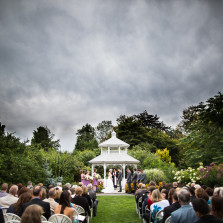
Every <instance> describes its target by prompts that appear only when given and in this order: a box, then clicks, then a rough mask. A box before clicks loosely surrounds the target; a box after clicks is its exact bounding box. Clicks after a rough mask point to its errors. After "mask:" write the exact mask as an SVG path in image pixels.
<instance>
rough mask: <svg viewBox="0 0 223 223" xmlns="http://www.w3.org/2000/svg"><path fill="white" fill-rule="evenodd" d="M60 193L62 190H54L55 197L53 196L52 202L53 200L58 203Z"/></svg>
mask: <svg viewBox="0 0 223 223" xmlns="http://www.w3.org/2000/svg"><path fill="white" fill-rule="evenodd" d="M61 193H62V190H60V189H58V188H56V196H55V199H54V200H55V201H56V202H57V203H59V202H60V195H61Z"/></svg>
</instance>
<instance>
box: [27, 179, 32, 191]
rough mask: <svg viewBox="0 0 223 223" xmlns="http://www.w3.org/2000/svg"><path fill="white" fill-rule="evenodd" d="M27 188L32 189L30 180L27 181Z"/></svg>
mask: <svg viewBox="0 0 223 223" xmlns="http://www.w3.org/2000/svg"><path fill="white" fill-rule="evenodd" d="M27 188H28V189H29V190H32V189H33V183H32V181H28V182H27Z"/></svg>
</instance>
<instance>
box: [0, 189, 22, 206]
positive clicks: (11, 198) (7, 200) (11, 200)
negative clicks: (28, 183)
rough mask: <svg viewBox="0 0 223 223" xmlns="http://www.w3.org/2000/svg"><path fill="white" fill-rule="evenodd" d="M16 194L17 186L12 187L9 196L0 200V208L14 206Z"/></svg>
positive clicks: (16, 199) (16, 198)
mask: <svg viewBox="0 0 223 223" xmlns="http://www.w3.org/2000/svg"><path fill="white" fill-rule="evenodd" d="M17 192H18V186H17V185H12V186H11V188H10V190H9V194H8V195H6V196H4V197H2V198H0V206H1V207H9V206H10V205H11V204H14V203H16V202H17V201H18V197H16V194H17Z"/></svg>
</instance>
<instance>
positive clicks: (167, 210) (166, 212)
mask: <svg viewBox="0 0 223 223" xmlns="http://www.w3.org/2000/svg"><path fill="white" fill-rule="evenodd" d="M180 207H181V206H180V204H179V202H175V203H173V204H171V205H170V206H168V207H165V208H164V209H163V219H162V221H161V222H162V223H164V222H165V221H166V219H167V218H168V217H169V216H170V215H171V213H172V212H174V211H176V210H177V209H179V208H180Z"/></svg>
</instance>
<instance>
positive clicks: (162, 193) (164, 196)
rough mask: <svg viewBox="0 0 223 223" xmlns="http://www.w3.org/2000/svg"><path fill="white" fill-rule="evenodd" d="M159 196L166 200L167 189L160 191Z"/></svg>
mask: <svg viewBox="0 0 223 223" xmlns="http://www.w3.org/2000/svg"><path fill="white" fill-rule="evenodd" d="M172 189H173V188H172ZM161 195H162V197H163V199H166V200H168V191H167V189H162V190H161Z"/></svg>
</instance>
